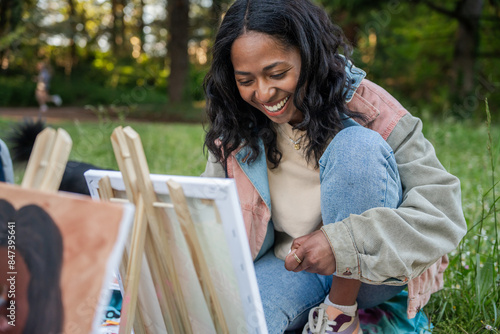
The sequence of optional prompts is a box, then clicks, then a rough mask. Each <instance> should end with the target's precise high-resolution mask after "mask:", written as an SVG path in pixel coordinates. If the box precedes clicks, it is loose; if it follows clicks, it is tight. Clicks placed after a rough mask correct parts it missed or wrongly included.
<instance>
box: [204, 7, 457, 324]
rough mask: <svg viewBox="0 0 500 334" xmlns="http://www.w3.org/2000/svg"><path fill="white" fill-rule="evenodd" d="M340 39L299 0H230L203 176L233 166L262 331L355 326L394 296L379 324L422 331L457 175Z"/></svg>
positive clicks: (444, 248) (211, 81)
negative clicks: (396, 310) (387, 317)
mask: <svg viewBox="0 0 500 334" xmlns="http://www.w3.org/2000/svg"><path fill="white" fill-rule="evenodd" d="M350 50H351V49H350V47H349V46H348V45H347V43H346V41H345V38H344V36H343V33H342V31H341V29H340V28H339V27H337V26H336V25H334V24H333V23H332V22H331V21H330V19H329V18H328V15H327V14H326V13H325V12H324V11H323V10H322V9H321V8H319V7H318V6H316V5H314V4H313V3H312V2H310V1H308V0H236V1H235V2H234V4H233V5H232V6H231V7H230V8H229V10H228V11H227V13H226V14H225V16H224V19H223V21H222V23H221V26H220V29H219V31H218V33H217V36H216V38H215V42H214V47H213V61H212V64H211V68H210V71H209V72H208V74H207V76H206V78H205V86H204V87H205V92H206V98H207V109H206V110H207V115H208V119H209V122H210V123H209V127H208V131H207V134H206V137H205V145H206V147H207V148H208V150H209V152H210V157H209V161H208V163H207V167H206V170H205V173H204V174H203V175H204V176H216V177H230V178H234V179H235V182H236V185H237V188H238V195H239V199H240V205H241V208H242V212H243V217H244V220H245V224H246V228H247V233H248V241H249V247H250V250H251V252H252V255H253V257H254V265H255V272H256V275H257V280H258V284H259V288H260V293H261V297H262V302H263V307H264V313H265V316H266V322H267V326H268V329H269V332H270V333H283V332H284V331H285V330H297V329H300V328H303V333H306V334H309V333H329V334H332V333H343V334H349V333H361V326H360V317H359V316H358V308H359V309H366V308H371V307H377V306H379V305H381V304H383V303H386V302H388V301H389V300H390V299H392V298H394V297H396V296H399V297H402V298H400V299H399V300H400V301H402V300H403V301H405V300H408V305H405V304H403V305H401V307H400V309H401V310H405V311H406V313H407V316H408V319H406V320H402V319H403V318H404V316H402V314H401V315H396V316H391V318H392V319H398V320H397V321H396V323H395V324H394V325H393V327H392V328H390V329H389V328H382V329H380V331H381V332H389V331H390V332H402V331H404V332H421V331H424V328H423V327H422V326H425V324H426V322H427V320H426V318H425V315H424V314H423V313H422V312H421V309H422V307H423V306H424V305H425V304H426V303H427V301H428V300H429V298H430V294H431V293H432V292H434V291H437V290H439V289H440V288H441V287H442V280H443V276H442V273H443V270H444V269H445V268H446V266H447V263H448V260H447V257H446V253H447V252H449V251H451V250H453V249H454V248H455V247H456V246H457V244H458V242H459V241H460V239H461V238H462V237H463V235H464V233H465V231H466V224H465V220H464V217H463V213H462V210H461V202H460V183H459V181H458V179H457V178H456V177H454V176H452V175H450V174H449V173H448V172H446V170H445V169H444V168H443V167H442V165H441V164H440V162H439V161H438V159H437V157H436V155H435V152H434V148H433V147H432V145H431V144H430V143H429V142H428V141H427V140H426V139H425V138H424V137H423V135H422V132H421V122H420V120H419V119H417V118H415V117H413V116H412V115H410V114H409V113H408V111H406V110H405V108H404V107H403V106H402V105H401V104H400V103H399V102H398V101H397V100H396V99H394V97H392V96H391V95H390V94H389V93H388V92H386V91H385V90H384V89H383V88H382V87H379V86H378V85H376V84H375V83H373V82H370V81H369V80H366V79H364V77H365V72H364V71H362V70H360V69H358V68H356V67H355V66H354V65H353V64H352V62H351V61H350V59H349V57H350ZM362 125H364V126H362ZM406 287H407V288H408V294H409V298H407V295H404V292H402V290H403V289H405V288H406ZM379 313H380V312H379ZM308 315H309V316H308ZM400 320H401V321H400Z"/></svg>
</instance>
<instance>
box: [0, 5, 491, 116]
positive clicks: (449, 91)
mask: <svg viewBox="0 0 500 334" xmlns="http://www.w3.org/2000/svg"><path fill="white" fill-rule="evenodd" d="M230 2H231V1H228V0H190V1H189V0H170V1H167V0H38V1H37V0H1V2H0V107H1V106H35V105H36V100H35V97H34V93H33V92H34V89H35V84H36V83H35V82H34V77H35V76H36V74H37V70H36V64H37V62H38V61H41V60H44V61H48V62H49V63H50V64H51V65H52V71H53V80H52V84H51V91H52V92H55V93H57V94H59V95H61V97H62V99H63V101H64V104H65V105H75V106H86V105H88V106H93V107H94V108H97V107H99V106H101V107H102V106H106V107H110V106H111V109H110V110H119V111H121V112H124V113H132V114H135V115H139V116H141V115H144V116H150V117H151V116H152V117H156V118H166V119H181V120H182V119H183V118H187V119H188V120H199V119H201V118H202V117H203V112H202V106H203V103H200V102H199V101H203V98H204V96H203V89H202V82H203V77H204V75H205V73H206V71H207V68H208V64H209V63H210V52H209V50H210V47H211V43H212V42H211V41H212V37H213V36H214V34H215V32H216V28H217V26H218V24H219V21H220V18H221V16H222V14H223V13H224V11H225V10H226V9H227V7H228V6H229V4H230ZM316 2H318V3H321V4H322V5H323V6H324V7H325V8H326V9H327V11H328V12H329V13H330V15H331V17H332V19H333V20H334V21H335V22H336V23H337V24H338V25H340V26H341V27H342V28H343V29H344V31H345V34H346V36H347V38H348V39H349V41H350V42H351V43H352V44H353V46H354V54H353V59H354V62H355V64H356V65H357V66H358V67H360V68H362V69H364V70H365V71H366V72H367V73H368V75H367V78H369V79H370V80H372V81H375V82H376V83H378V84H379V85H381V86H383V87H384V88H386V89H387V90H388V91H389V92H390V93H392V94H393V95H395V96H396V97H397V98H398V99H399V100H400V101H402V103H403V105H405V106H406V107H407V109H409V111H410V112H412V113H413V114H415V115H417V116H420V117H428V118H431V119H436V118H440V119H442V118H446V117H448V116H450V115H452V116H454V117H457V118H460V119H468V118H475V117H476V118H484V116H485V114H484V103H483V104H482V103H481V101H483V100H484V99H485V98H489V103H490V107H491V111H492V113H493V114H494V115H495V116H496V114H497V113H498V112H499V111H498V110H500V108H498V106H499V104H500V94H498V91H499V90H500V71H498V68H499V67H500V0H444V1H440V2H432V1H427V0H412V1H399V0H389V1H374V0H351V1H345V0H316ZM196 102H198V103H196ZM179 103H181V105H179ZM179 110H182V111H179ZM188 111H189V112H188ZM496 118H497V117H493V119H494V120H495V119H496Z"/></svg>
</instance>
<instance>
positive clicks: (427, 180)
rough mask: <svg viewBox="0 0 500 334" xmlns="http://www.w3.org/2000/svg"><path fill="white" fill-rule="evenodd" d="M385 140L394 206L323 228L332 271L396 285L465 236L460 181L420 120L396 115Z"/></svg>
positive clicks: (362, 279) (413, 275)
mask: <svg viewBox="0 0 500 334" xmlns="http://www.w3.org/2000/svg"><path fill="white" fill-rule="evenodd" d="M387 142H388V143H389V145H390V146H391V147H392V149H393V151H394V154H395V158H396V162H397V164H398V169H399V173H400V177H401V182H402V186H403V201H402V203H401V205H400V207H399V208H397V209H389V208H374V209H371V210H368V211H366V212H364V213H363V214H361V215H351V216H350V217H348V218H346V219H345V220H343V221H341V222H337V223H335V224H329V225H326V226H323V227H322V230H323V232H324V233H325V235H326V237H327V238H328V239H329V242H330V245H331V247H332V250H333V252H334V254H335V258H336V264H337V275H339V276H342V275H343V273H345V274H346V275H349V276H346V278H353V279H358V280H361V281H362V282H366V283H371V284H381V283H383V284H392V285H401V284H406V283H408V281H409V280H411V279H413V278H415V277H418V276H419V275H420V274H422V273H423V272H424V271H425V270H426V269H427V268H429V267H430V266H431V265H432V264H434V263H435V262H436V261H437V260H438V259H439V258H441V257H442V256H443V255H445V254H447V253H448V252H450V251H452V250H453V249H455V248H456V247H457V245H458V243H459V242H460V240H461V239H462V237H463V236H464V235H465V232H466V230H467V225H466V222H465V219H464V216H463V211H462V205H461V195H460V181H459V180H458V178H456V177H455V176H453V175H451V174H449V173H448V172H447V171H446V170H445V169H444V167H443V166H442V165H441V163H440V162H439V160H438V158H437V157H436V153H435V151H434V147H433V146H432V144H431V143H430V142H429V141H428V140H427V139H425V138H424V136H423V134H422V122H421V121H420V119H418V118H416V117H413V116H411V115H410V114H407V115H405V116H403V117H402V118H401V120H400V121H399V122H398V124H397V125H396V127H395V128H394V130H393V131H392V133H391V135H390V136H389V138H388V139H387Z"/></svg>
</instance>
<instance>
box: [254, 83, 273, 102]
mask: <svg viewBox="0 0 500 334" xmlns="http://www.w3.org/2000/svg"><path fill="white" fill-rule="evenodd" d="M275 93H276V88H274V87H273V86H271V85H269V84H268V83H267V82H259V83H258V85H257V89H256V90H255V97H256V98H257V100H258V101H259V102H263V103H267V102H269V101H271V100H272V98H273V96H274V95H275Z"/></svg>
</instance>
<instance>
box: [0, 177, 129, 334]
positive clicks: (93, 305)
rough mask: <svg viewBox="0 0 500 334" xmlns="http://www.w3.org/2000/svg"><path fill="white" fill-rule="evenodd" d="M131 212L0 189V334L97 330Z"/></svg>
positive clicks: (13, 188) (73, 199)
mask: <svg viewBox="0 0 500 334" xmlns="http://www.w3.org/2000/svg"><path fill="white" fill-rule="evenodd" d="M132 220H133V208H132V207H131V206H123V205H119V204H112V203H103V202H97V201H92V200H90V199H88V198H86V197H80V196H74V195H70V194H65V193H58V194H50V193H42V192H39V191H35V190H28V189H22V188H20V187H18V186H15V185H9V184H5V183H1V182H0V333H26V334H28V333H29V334H38V333H39V334H59V333H73V334H77V333H91V332H95V331H96V330H98V328H99V326H100V321H102V313H101V312H103V310H104V308H105V307H106V305H107V303H108V301H109V297H110V293H111V290H110V289H109V284H110V282H111V281H112V280H113V274H114V272H116V271H117V268H118V266H119V263H120V260H121V255H122V252H123V247H124V244H125V240H126V237H127V235H128V233H129V231H130V226H131V223H132Z"/></svg>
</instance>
